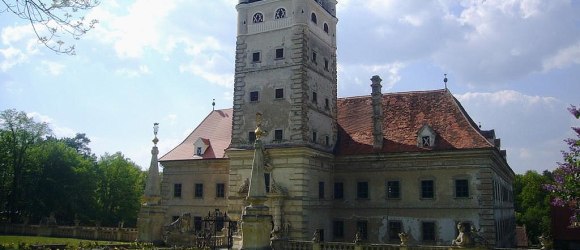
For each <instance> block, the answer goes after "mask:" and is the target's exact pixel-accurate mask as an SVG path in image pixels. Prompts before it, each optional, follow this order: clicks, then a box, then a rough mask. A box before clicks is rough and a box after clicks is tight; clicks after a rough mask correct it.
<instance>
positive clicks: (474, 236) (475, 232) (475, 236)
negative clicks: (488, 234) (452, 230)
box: [469, 225, 487, 246]
mask: <svg viewBox="0 0 580 250" xmlns="http://www.w3.org/2000/svg"><path fill="white" fill-rule="evenodd" d="M480 231H481V229H477V228H475V226H473V225H472V226H471V232H469V234H470V235H469V236H471V240H473V243H474V244H475V245H478V246H479V245H481V246H485V245H487V240H486V239H485V238H484V237H483V236H481V234H480V233H479V232H480Z"/></svg>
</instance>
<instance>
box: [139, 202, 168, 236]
mask: <svg viewBox="0 0 580 250" xmlns="http://www.w3.org/2000/svg"><path fill="white" fill-rule="evenodd" d="M164 215H165V209H163V207H161V206H159V205H153V206H149V205H144V206H141V210H140V211H139V217H138V218H137V231H138V236H137V237H138V238H137V240H138V241H140V242H156V241H162V240H163V235H162V228H163V225H164Z"/></svg>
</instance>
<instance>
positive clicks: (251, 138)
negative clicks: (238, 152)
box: [248, 131, 256, 142]
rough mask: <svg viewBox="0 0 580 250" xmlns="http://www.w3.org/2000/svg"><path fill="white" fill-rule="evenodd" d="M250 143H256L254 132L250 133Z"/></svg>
mask: <svg viewBox="0 0 580 250" xmlns="http://www.w3.org/2000/svg"><path fill="white" fill-rule="evenodd" d="M248 141H249V142H255V141H256V132H254V131H251V132H248Z"/></svg>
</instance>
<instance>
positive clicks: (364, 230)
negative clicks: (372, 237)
mask: <svg viewBox="0 0 580 250" xmlns="http://www.w3.org/2000/svg"><path fill="white" fill-rule="evenodd" d="M356 232H360V233H361V234H360V237H361V239H363V240H367V239H368V238H369V222H368V221H367V220H358V221H356Z"/></svg>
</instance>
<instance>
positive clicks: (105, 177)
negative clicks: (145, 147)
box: [96, 152, 145, 226]
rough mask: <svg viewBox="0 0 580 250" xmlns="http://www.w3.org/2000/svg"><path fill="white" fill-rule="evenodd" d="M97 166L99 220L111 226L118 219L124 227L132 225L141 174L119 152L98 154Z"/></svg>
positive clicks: (139, 198) (134, 219)
mask: <svg viewBox="0 0 580 250" xmlns="http://www.w3.org/2000/svg"><path fill="white" fill-rule="evenodd" d="M97 169H98V178H97V191H96V197H97V203H98V209H99V215H98V217H99V219H100V220H101V222H102V223H103V225H108V226H115V225H116V224H117V223H119V222H121V221H123V222H125V225H127V226H135V225H136V223H137V215H138V213H139V208H140V205H141V196H142V195H143V188H144V186H143V184H144V182H145V174H144V173H143V172H142V171H141V169H140V168H139V167H138V166H137V165H136V164H135V163H133V162H132V161H131V160H130V159H128V158H125V156H123V154H121V153H120V152H118V153H115V154H113V155H109V154H105V155H104V156H101V158H100V159H99V161H98V162H97Z"/></svg>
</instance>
